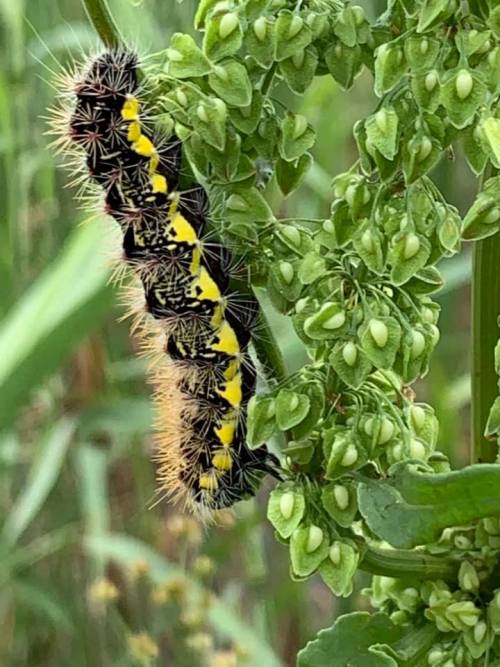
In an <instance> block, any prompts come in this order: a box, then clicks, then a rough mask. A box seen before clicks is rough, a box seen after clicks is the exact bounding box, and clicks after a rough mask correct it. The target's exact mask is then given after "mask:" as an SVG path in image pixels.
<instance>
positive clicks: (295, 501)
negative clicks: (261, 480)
mask: <svg viewBox="0 0 500 667" xmlns="http://www.w3.org/2000/svg"><path fill="white" fill-rule="evenodd" d="M305 508H306V502H305V498H304V495H303V494H302V493H299V491H297V489H295V488H294V487H293V486H290V485H289V484H278V486H276V487H275V488H274V489H273V491H271V495H270V496H269V502H268V505H267V518H268V519H269V521H270V522H271V524H272V525H273V527H274V528H275V529H276V530H277V532H278V533H279V535H280V536H281V537H282V538H283V539H285V540H286V539H288V538H289V537H290V535H291V534H292V533H293V531H294V530H295V529H296V528H297V526H298V525H299V524H300V522H301V521H302V517H303V516H304V511H305Z"/></svg>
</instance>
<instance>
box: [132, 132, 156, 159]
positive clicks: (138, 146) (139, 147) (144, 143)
mask: <svg viewBox="0 0 500 667" xmlns="http://www.w3.org/2000/svg"><path fill="white" fill-rule="evenodd" d="M132 149H133V150H134V151H135V152H136V153H137V154H138V155H142V156H143V157H153V156H154V155H156V148H155V147H154V145H153V142H152V141H151V139H148V137H146V135H145V134H141V136H140V137H139V139H137V141H134V143H133V144H132Z"/></svg>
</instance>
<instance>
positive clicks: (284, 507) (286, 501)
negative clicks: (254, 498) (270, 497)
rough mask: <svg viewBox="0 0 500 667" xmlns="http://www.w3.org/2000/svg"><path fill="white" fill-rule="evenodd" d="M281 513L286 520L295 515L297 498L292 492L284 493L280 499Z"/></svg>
mask: <svg viewBox="0 0 500 667" xmlns="http://www.w3.org/2000/svg"><path fill="white" fill-rule="evenodd" d="M279 503H280V505H279V506H280V512H281V514H282V515H283V518H284V519H290V517H291V516H292V514H293V510H294V505H295V498H294V495H293V493H292V492H291V491H288V492H287V493H284V494H283V495H282V496H281V498H280V501H279Z"/></svg>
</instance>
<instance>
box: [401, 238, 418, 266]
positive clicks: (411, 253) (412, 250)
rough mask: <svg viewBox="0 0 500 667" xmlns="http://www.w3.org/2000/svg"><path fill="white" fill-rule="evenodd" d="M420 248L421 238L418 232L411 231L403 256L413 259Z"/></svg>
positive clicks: (406, 240)
mask: <svg viewBox="0 0 500 667" xmlns="http://www.w3.org/2000/svg"><path fill="white" fill-rule="evenodd" d="M419 250H420V240H419V238H418V236H417V235H416V234H414V233H413V232H410V233H409V234H408V235H407V236H406V238H405V243H404V249H403V257H404V258H405V259H411V258H412V257H415V255H416V254H417V253H418V251H419Z"/></svg>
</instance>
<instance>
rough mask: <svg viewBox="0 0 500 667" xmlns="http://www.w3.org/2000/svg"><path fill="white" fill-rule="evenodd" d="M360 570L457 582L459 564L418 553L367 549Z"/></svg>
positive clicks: (391, 575) (396, 576)
mask: <svg viewBox="0 0 500 667" xmlns="http://www.w3.org/2000/svg"><path fill="white" fill-rule="evenodd" d="M359 568H360V570H364V571H365V572H370V573H371V574H381V575H384V576H386V577H395V578H402V577H408V578H413V579H427V580H437V579H443V580H444V581H456V578H457V572H458V563H457V562H456V561H454V560H451V559H449V558H443V557H439V558H438V557H436V556H429V555H427V554H422V553H419V552H417V551H406V550H404V549H376V548H374V547H367V548H366V551H365V552H364V555H363V556H362V559H361V562H360V564H359Z"/></svg>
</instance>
